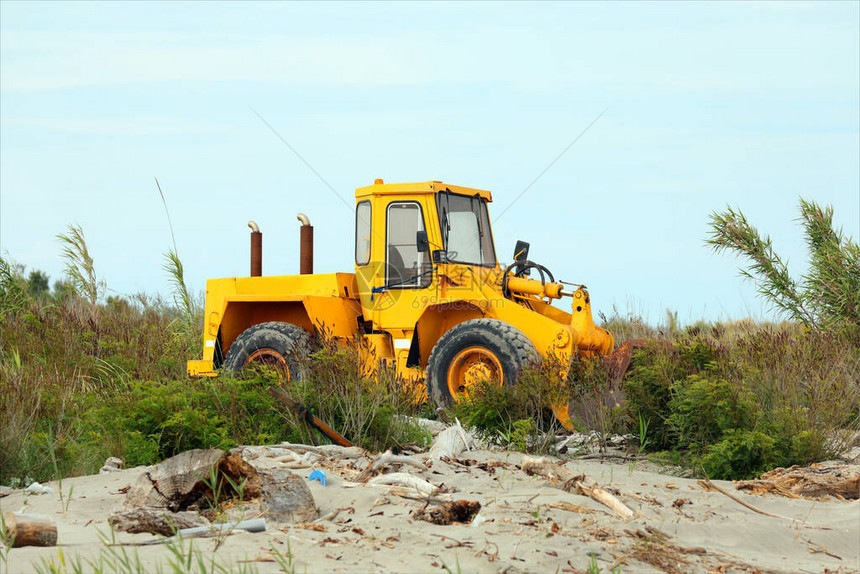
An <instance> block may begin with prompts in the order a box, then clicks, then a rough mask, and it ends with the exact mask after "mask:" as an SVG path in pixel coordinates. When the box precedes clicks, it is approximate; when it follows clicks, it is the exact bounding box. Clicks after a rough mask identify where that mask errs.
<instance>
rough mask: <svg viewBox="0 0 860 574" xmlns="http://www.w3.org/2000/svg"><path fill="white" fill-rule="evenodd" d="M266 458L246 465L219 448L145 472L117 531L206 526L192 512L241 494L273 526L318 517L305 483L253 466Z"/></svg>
mask: <svg viewBox="0 0 860 574" xmlns="http://www.w3.org/2000/svg"><path fill="white" fill-rule="evenodd" d="M264 460H266V459H261V458H258V459H255V460H252V461H250V462H248V461H246V460H245V458H244V457H243V452H242V451H241V450H238V449H234V450H232V451H230V452H229V453H226V454H225V453H224V452H223V451H221V450H217V449H212V450H192V451H188V452H184V453H182V454H179V455H177V456H174V457H172V458H169V459H167V460H165V461H163V462H161V463H160V464H158V465H157V466H155V467H154V468H152V469H150V470H149V471H147V472H144V473H143V474H142V475H141V476H140V478H139V479H138V481H137V482H136V483H135V485H134V486H133V487H132V488H131V489H130V490H129V491H128V494H127V495H126V498H125V501H124V502H123V505H122V507H121V508H119V509H118V510H116V511H115V512H114V513H113V514H112V515H111V517H110V520H111V522H112V524H113V525H114V528H116V529H117V530H119V531H124V532H151V533H153V534H165V535H169V534H173V532H174V531H176V530H179V529H182V528H191V527H195V526H201V525H206V524H207V522H206V521H205V520H203V519H202V518H200V517H197V515H196V513H195V512H193V511H206V510H209V509H210V508H211V507H213V506H214V505H216V504H218V503H220V502H222V501H224V500H226V499H228V498H235V497H238V495H239V494H241V495H242V497H243V499H244V500H254V499H257V498H259V502H260V508H261V510H262V511H263V512H264V513H265V514H266V516H267V517H268V518H270V519H271V520H273V521H275V522H291V521H299V522H306V521H309V520H312V519H314V518H316V516H317V509H316V505H315V503H314V499H313V495H312V494H311V492H310V489H309V488H308V486H307V485H306V484H305V482H304V480H302V479H301V478H300V477H298V476H296V475H294V474H292V473H290V472H289V471H288V470H285V469H272V468H262V467H259V466H256V465H255V463H261V462H263V461H264ZM213 478H214V480H215V481H216V482H215V483H214V486H215V488H216V490H217V491H218V495H217V496H216V495H215V493H213V489H212V486H213V482H212V480H213ZM233 485H237V488H238V491H235V490H234V488H233Z"/></svg>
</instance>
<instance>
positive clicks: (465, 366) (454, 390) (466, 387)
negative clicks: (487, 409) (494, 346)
mask: <svg viewBox="0 0 860 574" xmlns="http://www.w3.org/2000/svg"><path fill="white" fill-rule="evenodd" d="M503 380H504V373H503V372H502V363H501V362H500V361H499V358H498V357H496V355H495V354H494V353H493V352H492V351H489V350H487V349H485V348H483V347H467V348H465V349H463V350H462V351H460V352H459V353H457V356H456V357H454V360H453V361H451V366H450V367H449V368H448V391H449V392H450V393H451V396H452V397H453V398H454V400H455V401H461V400H463V399H466V398H468V397H469V394H470V393H472V392H474V391H475V389H476V387H477V386H478V385H479V384H480V383H481V382H483V381H493V382H498V384H499V385H501V384H502V382H503Z"/></svg>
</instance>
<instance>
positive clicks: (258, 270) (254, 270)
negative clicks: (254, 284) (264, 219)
mask: <svg viewBox="0 0 860 574" xmlns="http://www.w3.org/2000/svg"><path fill="white" fill-rule="evenodd" d="M248 227H250V228H251V277H259V276H261V275H262V274H263V234H262V233H260V228H259V227H258V226H257V224H256V223H254V222H253V221H249V222H248Z"/></svg>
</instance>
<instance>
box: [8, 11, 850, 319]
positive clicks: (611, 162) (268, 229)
mask: <svg viewBox="0 0 860 574" xmlns="http://www.w3.org/2000/svg"><path fill="white" fill-rule="evenodd" d="M604 110H605V113H604V114H603V115H602V116H601V117H600V119H599V120H598V121H597V122H596V123H594V125H593V126H592V127H591V128H590V129H589V130H588V131H587V132H586V133H585V134H584V135H583V136H582V138H581V139H580V140H579V141H578V142H577V143H576V144H574V145H573V146H572V147H571V148H570V149H569V150H568V151H567V152H566V153H565V154H564V155H562V157H561V158H559V159H558V161H556V162H555V163H554V164H553V165H552V167H551V168H550V169H549V170H547V171H546V173H545V174H544V175H543V176H542V177H540V179H539V180H538V181H537V182H536V183H535V184H534V185H533V186H532V187H531V188H530V189H529V190H528V191H527V192H526V193H525V194H523V195H522V197H521V198H520V199H519V200H517V201H516V202H515V203H514V204H513V206H512V207H510V209H507V210H506V211H505V209H506V208H507V207H508V206H509V205H510V204H511V202H513V201H514V199H515V198H516V197H517V196H518V195H520V193H521V192H522V191H523V190H524V189H525V188H526V187H527V186H528V185H529V184H530V183H531V182H532V181H533V180H534V179H535V178H536V177H537V176H538V175H539V174H540V173H541V172H542V171H543V170H544V169H545V168H546V167H547V166H548V165H549V164H550V163H551V162H552V161H553V160H554V159H555V158H556V157H557V156H558V155H559V153H560V152H561V151H562V150H564V149H565V147H567V146H568V145H569V144H570V143H571V141H572V140H573V139H574V138H575V137H576V136H577V135H578V134H579V133H580V132H582V130H583V129H584V128H585V127H586V126H588V124H589V123H591V122H592V121H593V120H594V119H595V118H596V117H597V116H598V115H599V114H601V112H604ZM255 111H256V112H257V113H259V114H260V115H261V116H262V117H263V118H265V119H266V121H267V122H268V123H269V124H271V125H272V126H273V127H274V128H275V129H276V130H277V131H278V132H279V133H280V135H281V136H283V138H284V139H285V140H286V141H288V142H289V143H290V145H291V146H292V147H293V148H295V149H296V150H297V151H298V152H299V153H300V154H301V155H302V157H304V159H305V160H307V162H308V163H309V164H310V165H311V166H313V168H314V169H315V170H316V171H317V172H318V173H319V174H320V175H321V176H322V177H323V178H324V179H325V181H326V182H327V183H328V184H330V185H331V186H332V187H333V188H334V190H335V192H336V194H337V195H340V196H341V197H342V198H345V199H346V201H347V202H348V203H349V204H352V203H353V193H354V188H356V187H360V186H363V185H367V184H369V183H371V182H372V181H373V179H374V178H384V179H385V180H386V181H387V182H397V181H426V180H431V179H437V180H442V181H445V182H448V183H453V184H458V185H466V186H471V187H480V188H484V189H490V190H492V191H493V194H494V199H495V202H494V203H493V205H492V206H491V211H490V215H491V218H494V226H493V231H494V235H495V240H496V247H497V250H498V251H499V254H500V257H502V259H505V260H507V259H510V253H511V251H512V250H513V245H514V243H515V241H516V240H517V239H525V240H528V241H529V242H530V243H531V245H532V249H531V257H532V258H533V259H534V260H537V261H539V262H541V263H543V264H545V265H547V266H548V267H549V268H550V269H551V270H553V272H554V273H555V275H556V276H557V277H558V276H560V277H561V278H563V279H565V280H568V281H573V282H578V283H585V284H587V285H588V286H589V288H590V290H591V294H592V300H593V302H594V306H595V308H596V310H600V311H604V312H605V313H609V312H611V310H612V307H613V305H615V306H616V307H617V308H618V309H619V311H621V312H622V313H627V312H628V311H632V312H636V313H640V314H643V315H645V317H646V318H647V319H649V320H650V321H652V322H657V321H660V320H662V319H663V316H664V312H665V310H666V309H671V310H673V311H677V312H678V315H679V318H680V319H681V321H682V322H691V321H695V320H697V319H700V318H705V319H739V318H742V317H746V316H753V317H756V318H767V317H770V316H771V315H769V314H768V312H767V310H766V308H765V307H764V306H763V304H762V303H761V302H760V301H759V300H758V299H757V298H756V296H755V291H754V288H753V286H752V285H750V284H747V283H743V282H742V281H741V280H740V279H739V278H738V277H737V268H738V264H739V260H736V259H734V258H733V257H731V256H729V255H717V254H714V253H712V252H710V251H709V250H708V249H706V248H705V247H704V246H703V238H704V237H705V235H706V233H707V230H708V228H707V221H708V214H709V213H710V212H711V211H713V210H720V209H723V208H724V207H725V206H726V205H727V204H730V205H733V206H737V207H739V208H740V209H741V210H742V211H744V213H746V215H747V216H748V218H749V219H750V220H751V221H752V222H754V223H755V224H756V225H757V226H758V227H759V229H761V230H762V231H765V232H767V233H768V234H770V235H771V237H772V238H773V240H774V243H775V245H776V248H777V250H778V251H779V252H780V253H781V254H782V255H783V256H784V257H787V258H788V259H789V262H790V268H791V269H792V270H793V271H794V273H795V274H796V275H800V274H801V273H803V272H804V269H805V267H804V265H805V250H804V245H803V236H802V234H801V229H800V227H799V226H798V225H797V223H796V221H795V219H796V217H797V215H798V211H797V198H798V196H803V197H805V198H807V199H812V200H815V201H817V202H820V203H824V204H830V205H832V206H833V207H834V209H835V212H836V223H837V225H838V226H841V227H843V228H844V230H845V232H846V233H847V234H848V235H851V236H853V237H854V238H855V239H856V238H858V236H860V3H858V2H834V3H826V2H815V3H803V2H785V3H779V2H769V3H740V2H724V3H705V2H689V3H681V2H665V3H647V2H636V3H634V2H616V3H578V2H576V3H575V2H569V3H492V2H481V3H473V4H470V3H426V4H424V3H335V2H329V3H288V4H287V3H274V2H266V3H259V4H254V3H229V2H222V3H212V4H207V3H188V4H183V3H167V2H159V3H133V2H120V3H110V4H101V3H47V2H9V1H3V2H2V3H0V252H2V255H3V257H10V258H11V259H13V260H15V261H18V262H20V263H24V264H26V265H27V266H28V268H37V269H42V270H44V271H46V272H48V273H49V274H50V275H51V277H52V279H57V278H59V277H60V276H61V275H62V261H61V259H60V257H59V251H60V248H59V245H58V244H57V242H56V240H55V235H56V234H57V233H60V232H63V231H64V229H65V227H66V225H67V224H69V223H75V222H76V223H79V224H80V225H81V226H82V227H83V229H84V232H85V234H86V237H87V240H88V243H89V245H90V250H91V253H92V255H93V257H94V259H95V264H96V269H97V272H98V273H99V274H100V275H101V276H102V277H103V278H104V279H105V280H106V281H107V284H108V286H109V287H110V288H111V289H112V290H113V291H115V292H119V293H125V294H129V293H134V292H137V291H147V292H150V293H153V292H161V293H163V294H166V293H168V290H169V288H168V282H167V278H166V276H165V274H164V272H163V271H162V269H161V265H162V253H163V252H164V251H165V250H167V249H168V248H169V247H170V246H171V240H170V234H169V230H168V224H167V219H166V217H165V214H164V209H163V207H162V204H161V201H160V198H159V196H158V191H157V189H156V187H155V182H154V179H153V178H154V177H156V176H157V177H158V179H159V181H160V182H161V185H162V187H163V189H164V192H165V194H166V196H167V202H168V206H169V208H170V214H171V217H172V220H173V226H174V230H175V233H176V241H177V244H178V247H179V253H180V256H181V257H182V259H183V261H184V263H185V267H186V272H187V278H188V280H189V282H190V285H191V287H192V288H193V289H194V290H202V289H203V288H204V282H205V279H206V278H207V277H222V276H232V275H243V274H246V273H247V270H248V254H247V249H248V229H247V227H246V225H245V224H246V221H247V220H249V219H253V220H255V221H257V222H258V223H259V225H260V227H261V229H262V231H263V232H264V258H263V265H264V269H263V270H264V273H266V274H281V273H295V272H297V270H298V235H299V231H298V222H297V221H296V219H295V215H296V213H297V212H299V211H302V212H305V213H307V214H308V215H309V216H310V218H311V221H312V223H313V224H314V226H315V234H316V236H315V238H316V249H317V251H316V262H315V267H316V270H317V271H321V272H322V271H351V270H352V266H353V263H352V253H353V248H352V243H353V232H352V227H353V214H352V213H351V211H350V210H349V209H347V208H346V207H345V206H344V205H343V203H342V201H341V199H340V198H339V197H338V196H337V195H336V194H335V193H334V192H332V191H331V190H330V189H329V188H328V187H327V185H326V184H324V183H323V182H321V181H320V180H319V179H318V178H317V176H316V175H314V173H313V172H311V170H309V169H308V168H307V167H306V166H305V164H304V163H303V162H302V161H301V160H300V159H298V158H297V157H296V156H295V155H294V154H293V153H292V152H291V151H290V150H289V149H288V148H287V147H286V146H285V145H284V144H283V143H282V142H281V141H280V140H279V139H278V138H277V137H276V136H275V135H274V134H273V133H272V132H271V131H270V130H269V128H268V127H266V125H265V124H264V123H263V122H262V121H261V120H260V119H259V118H258V117H257V115H255V113H254V112H255ZM502 211H505V213H504V214H503V215H501V216H500V217H494V216H498V215H499V214H501V213H502Z"/></svg>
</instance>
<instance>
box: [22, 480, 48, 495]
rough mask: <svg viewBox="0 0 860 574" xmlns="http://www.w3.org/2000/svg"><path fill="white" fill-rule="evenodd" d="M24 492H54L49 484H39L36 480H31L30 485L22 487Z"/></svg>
mask: <svg viewBox="0 0 860 574" xmlns="http://www.w3.org/2000/svg"><path fill="white" fill-rule="evenodd" d="M24 492H26V493H27V494H51V493H52V492H54V489H53V488H51V487H50V486H44V485H41V484H39V483H38V482H32V483H30V486H28V487H27V488H25V489H24Z"/></svg>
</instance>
